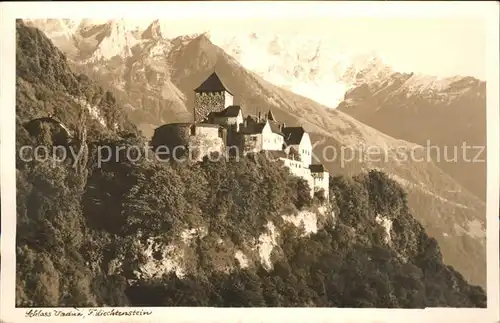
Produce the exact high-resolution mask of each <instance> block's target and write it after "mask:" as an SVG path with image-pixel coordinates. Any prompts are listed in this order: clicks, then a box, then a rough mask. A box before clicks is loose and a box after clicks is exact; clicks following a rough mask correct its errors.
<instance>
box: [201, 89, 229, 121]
mask: <svg viewBox="0 0 500 323" xmlns="http://www.w3.org/2000/svg"><path fill="white" fill-rule="evenodd" d="M225 104H226V97H225V94H224V92H218V93H205V92H203V93H196V94H195V97H194V118H195V122H201V121H203V120H204V119H205V118H206V117H207V116H208V114H209V113H210V112H218V111H222V110H224V108H225Z"/></svg>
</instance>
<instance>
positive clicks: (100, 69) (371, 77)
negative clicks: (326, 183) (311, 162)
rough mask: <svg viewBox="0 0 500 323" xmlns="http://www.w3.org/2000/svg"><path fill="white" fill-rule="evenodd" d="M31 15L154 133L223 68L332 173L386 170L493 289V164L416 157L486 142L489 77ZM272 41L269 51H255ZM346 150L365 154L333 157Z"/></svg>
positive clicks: (461, 264)
mask: <svg viewBox="0 0 500 323" xmlns="http://www.w3.org/2000/svg"><path fill="white" fill-rule="evenodd" d="M26 23H27V24H28V25H32V26H35V27H37V28H39V29H40V30H42V31H43V32H44V33H45V34H46V35H47V36H48V37H49V38H50V39H51V40H52V42H53V43H54V45H55V46H57V47H58V48H59V49H60V50H61V51H62V52H63V53H64V55H65V58H67V60H68V62H69V64H70V66H71V69H73V70H74V71H76V72H78V73H83V74H86V75H88V76H89V77H90V78H91V79H93V80H96V81H97V82H99V83H100V85H101V86H103V87H104V88H106V89H109V90H110V91H111V92H112V93H113V94H114V96H115V97H116V100H117V101H118V102H119V103H120V104H121V105H123V106H124V107H125V110H126V113H127V115H128V118H129V119H130V120H131V121H132V122H133V123H134V124H135V125H137V126H138V127H139V129H141V130H142V132H143V133H144V134H145V135H146V136H149V135H151V133H152V130H153V129H154V128H155V127H157V126H159V125H161V124H164V123H168V122H177V121H190V120H192V106H193V89H194V88H196V87H197V86H198V85H199V84H200V83H201V82H202V81H203V80H204V79H205V78H206V77H207V76H208V75H210V74H211V73H212V72H214V71H216V72H217V74H218V75H219V76H220V77H221V79H222V80H223V81H224V83H225V84H226V85H227V86H228V87H229V89H230V90H231V92H232V93H233V94H234V95H235V101H236V102H235V103H236V104H239V105H241V107H242V109H243V111H244V113H245V114H256V113H258V112H266V111H268V110H272V111H273V113H274V115H275V116H276V118H277V119H278V120H281V121H284V122H286V124H287V125H302V126H303V127H304V128H305V129H306V130H307V131H309V132H310V133H311V134H312V139H313V141H314V142H315V143H316V148H315V153H316V155H317V156H319V159H320V161H321V162H323V163H324V164H325V165H326V166H327V168H328V169H329V170H330V172H331V174H332V175H341V174H346V175H352V174H356V173H359V172H362V171H366V170H369V169H380V170H382V171H384V172H385V173H387V174H388V175H389V176H390V177H391V178H393V179H394V180H396V181H397V182H399V183H400V184H401V185H402V186H404V187H405V189H406V191H407V192H408V200H409V207H410V209H411V212H412V214H414V216H415V217H416V218H417V219H418V220H419V221H420V222H421V223H422V224H423V226H424V228H425V230H426V232H427V233H428V234H429V235H430V236H432V237H434V238H435V239H436V240H437V241H438V242H439V245H440V247H441V251H442V253H443V259H444V262H445V263H447V264H450V265H452V266H453V267H455V268H456V269H457V270H458V271H459V272H461V273H462V274H463V275H464V277H465V278H466V279H467V280H468V281H470V282H471V283H474V284H478V285H481V286H483V287H484V286H485V285H486V257H485V251H486V250H485V212H486V211H485V202H484V200H483V199H482V198H483V197H484V191H481V185H483V186H484V177H485V176H484V175H485V172H482V171H481V170H480V167H481V165H464V164H463V163H457V164H456V165H453V166H449V165H447V164H446V165H443V164H442V163H435V162H433V161H432V160H423V161H415V160H410V159H409V158H408V156H409V152H414V154H417V155H418V156H425V155H426V154H427V152H426V149H425V147H423V146H422V145H424V144H425V139H426V136H429V137H430V139H431V142H433V141H435V142H436V143H437V144H441V145H443V144H447V145H448V144H454V143H456V142H457V141H458V140H459V138H465V139H464V141H467V142H471V143H472V144H478V145H479V144H481V143H484V141H485V139H484V137H482V136H481V131H483V132H484V129H485V127H483V125H484V123H485V120H484V119H485V118H484V117H485V107H483V106H481V105H480V104H481V103H482V102H483V101H484V97H485V96H484V82H481V81H478V80H475V79H472V78H466V77H465V78H455V79H452V80H448V81H433V80H434V79H433V78H428V77H421V76H415V75H411V74H403V73H397V72H395V71H393V70H392V69H391V68H390V67H388V66H387V65H386V64H385V63H384V62H383V61H382V60H381V59H379V58H377V57H373V56H372V55H360V56H356V57H346V56H345V55H344V54H342V55H333V54H332V55H330V54H329V51H331V50H332V49H331V48H330V47H328V46H318V42H314V41H311V42H309V45H308V46H296V47H292V48H290V47H289V46H288V45H289V43H288V42H287V39H280V38H279V37H276V36H273V35H267V36H266V35H264V36H261V35H252V34H249V35H244V36H241V37H229V38H227V37H219V38H218V36H217V35H214V34H210V33H200V34H196V35H177V36H175V37H167V36H164V35H163V34H162V30H164V27H162V26H163V25H162V24H160V22H159V21H154V22H151V23H148V24H144V23H143V25H142V27H137V26H133V24H129V23H126V22H124V21H97V22H96V21H91V20H82V21H71V20H30V21H26ZM299 44H300V43H299ZM264 45H265V47H266V48H265V52H266V53H270V54H266V55H267V56H265V58H266V59H264V58H262V57H263V56H262V55H261V56H258V55H256V54H255V52H253V49H254V48H260V49H262V48H263V46H264ZM285 45H286V46H285ZM285 47H286V49H287V50H286V51H284V50H283V49H284V48H285ZM280 53H285V54H280ZM252 57H255V58H256V59H252ZM269 57H271V58H272V59H268V58H269ZM304 62H307V63H304ZM325 66H326V67H325ZM337 107H338V108H337ZM421 107H423V108H421ZM335 108H336V109H335ZM456 111H459V113H456ZM95 112H96V115H97V116H98V115H99V113H100V112H99V110H96V111H95ZM481 118H483V120H482V121H481V120H480V119H481ZM445 120H446V121H445ZM443 125H446V129H445V128H444V126H443ZM448 129H449V130H448ZM460 131H462V132H460ZM463 131H465V134H464V135H463V136H459V135H457V134H459V133H464V132H463ZM327 147H328V148H327ZM334 149H335V151H337V152H340V151H341V150H342V149H345V151H350V152H355V153H356V154H357V157H358V158H355V159H354V160H352V161H349V162H346V161H345V160H340V159H339V158H336V159H334V160H327V159H328V158H326V157H327V156H322V152H324V151H333V150H334ZM374 150H375V151H376V153H375V156H374V154H373V151H374ZM369 157H371V158H369ZM448 164H450V163H448ZM482 166H484V165H482ZM464 167H465V168H464ZM467 167H469V168H467ZM464 169H466V171H465V174H466V175H464ZM475 174H476V176H474V175H475ZM483 189H484V187H483ZM481 192H482V193H481ZM478 196H479V197H478Z"/></svg>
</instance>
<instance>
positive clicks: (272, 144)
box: [262, 124, 284, 150]
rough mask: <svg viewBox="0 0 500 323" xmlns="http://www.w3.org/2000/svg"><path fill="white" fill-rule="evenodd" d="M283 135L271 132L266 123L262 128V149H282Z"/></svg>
mask: <svg viewBox="0 0 500 323" xmlns="http://www.w3.org/2000/svg"><path fill="white" fill-rule="evenodd" d="M283 142H284V141H283V136H281V135H279V134H277V133H274V132H272V130H271V127H270V126H269V124H267V125H266V126H265V127H264V129H262V150H283Z"/></svg>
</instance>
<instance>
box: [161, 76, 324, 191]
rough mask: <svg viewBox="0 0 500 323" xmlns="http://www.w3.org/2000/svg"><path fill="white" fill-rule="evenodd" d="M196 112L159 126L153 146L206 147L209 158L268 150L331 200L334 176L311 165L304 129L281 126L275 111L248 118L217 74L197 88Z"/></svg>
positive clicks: (312, 188)
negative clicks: (187, 119)
mask: <svg viewBox="0 0 500 323" xmlns="http://www.w3.org/2000/svg"><path fill="white" fill-rule="evenodd" d="M193 110H194V111H193V115H194V122H192V123H171V124H166V125H163V126H161V127H158V128H157V129H156V130H155V133H154V135H153V139H152V145H153V146H157V145H164V144H170V145H186V146H188V145H189V144H190V143H193V142H196V143H197V144H198V145H199V144H200V143H203V145H204V146H205V147H206V148H207V149H205V150H204V151H205V154H206V153H210V152H214V151H217V152H223V151H224V150H223V149H224V147H238V151H239V152H240V153H241V154H243V155H244V154H248V153H251V152H254V153H257V152H262V151H265V152H268V153H269V154H270V155H272V156H273V157H275V158H277V159H279V160H281V161H283V163H284V165H285V166H286V167H287V168H288V169H289V170H290V172H291V173H292V174H293V175H295V176H298V177H301V178H303V179H305V180H306V181H307V182H308V183H309V187H310V188H311V195H314V193H315V192H318V191H323V194H324V197H325V198H328V192H329V173H328V172H327V170H326V169H325V167H324V166H323V165H322V164H312V144H311V139H310V137H309V134H308V133H307V132H306V131H305V130H304V128H303V127H301V126H298V127H287V126H286V125H285V123H281V124H280V123H279V122H278V121H277V120H276V118H275V117H274V115H273V113H272V112H271V111H268V112H267V113H265V114H264V115H261V114H260V113H258V115H256V116H252V115H248V116H247V117H244V116H243V111H242V109H241V107H240V106H238V105H234V103H233V94H232V93H231V92H230V91H229V90H228V88H227V87H226V86H225V85H224V84H223V83H222V81H221V80H220V78H219V77H218V76H217V74H216V73H213V74H211V75H210V76H209V77H208V78H207V79H206V80H205V81H204V82H203V83H202V84H201V85H200V86H199V87H198V88H196V89H195V100H194V109H193ZM167 139H168V140H167ZM167 141H168V143H167ZM199 157H200V158H201V157H203V156H199Z"/></svg>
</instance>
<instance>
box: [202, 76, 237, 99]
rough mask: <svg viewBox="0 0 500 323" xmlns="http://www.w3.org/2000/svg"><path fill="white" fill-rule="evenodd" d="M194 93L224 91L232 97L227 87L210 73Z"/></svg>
mask: <svg viewBox="0 0 500 323" xmlns="http://www.w3.org/2000/svg"><path fill="white" fill-rule="evenodd" d="M194 91H195V92H197V93H200V92H223V91H226V92H228V93H229V94H231V95H233V94H232V93H231V92H230V91H229V90H228V88H227V86H225V85H224V83H222V81H221V80H220V78H219V76H218V75H217V74H216V73H215V72H214V73H212V74H211V75H210V76H209V77H208V78H207V79H206V80H205V81H204V82H203V83H201V85H200V86H198V87H197V88H196V89H195V90H194Z"/></svg>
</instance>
